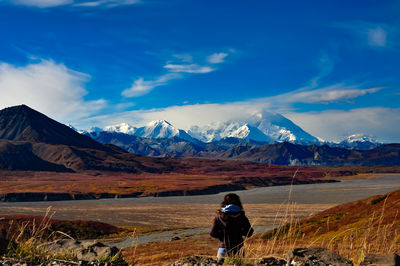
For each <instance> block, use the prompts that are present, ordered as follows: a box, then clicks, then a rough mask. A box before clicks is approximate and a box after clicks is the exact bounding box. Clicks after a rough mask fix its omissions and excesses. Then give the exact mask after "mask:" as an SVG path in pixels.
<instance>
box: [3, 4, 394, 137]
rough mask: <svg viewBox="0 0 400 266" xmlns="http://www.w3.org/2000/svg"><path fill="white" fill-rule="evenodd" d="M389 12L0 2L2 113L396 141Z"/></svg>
mask: <svg viewBox="0 0 400 266" xmlns="http://www.w3.org/2000/svg"><path fill="white" fill-rule="evenodd" d="M399 13H400V2H399V1H263V0H260V1H234V0H233V1H232V0H230V1H222V0H221V1H208V0H202V1H188V0H169V1H161V0H158V1H153V0H121V1H117V0H88V1H76V0H0V32H1V36H2V41H1V42H0V93H1V95H2V97H1V98H0V107H1V108H3V107H7V106H11V105H16V104H21V103H25V104H28V105H29V106H31V107H33V108H35V109H37V110H39V111H41V112H44V113H45V114H47V115H48V116H50V117H53V118H55V119H57V120H59V121H61V122H63V123H70V124H72V125H74V126H76V127H78V128H82V129H85V128H89V127H91V126H106V125H110V124H116V123H121V122H128V123H132V124H134V125H141V124H143V123H146V122H148V121H150V120H155V119H166V120H168V121H170V122H171V123H172V124H174V125H176V126H177V127H180V128H184V129H185V128H187V127H189V126H190V125H205V124H208V123H211V122H216V121H224V120H229V119H242V118H245V117H247V116H250V115H251V114H253V113H255V112H259V111H260V110H262V109H267V110H270V111H274V112H278V113H281V114H283V115H285V116H287V117H288V118H290V119H291V120H293V121H294V122H295V123H297V124H298V125H299V126H301V127H302V128H304V129H305V130H306V131H308V132H310V133H311V134H313V135H315V136H318V137H321V138H323V139H327V140H340V139H343V138H344V137H345V136H347V135H350V134H355V133H365V134H369V135H373V136H375V137H376V138H377V139H378V140H381V141H385V142H400V134H399V133H400V104H399V103H400V89H399V88H400V87H399V86H400V63H399V62H400V52H399V50H400V42H399V41H400V27H399V26H400V16H398V14H399Z"/></svg>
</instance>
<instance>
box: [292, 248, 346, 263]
mask: <svg viewBox="0 0 400 266" xmlns="http://www.w3.org/2000/svg"><path fill="white" fill-rule="evenodd" d="M286 256H287V257H286V258H287V259H286V260H287V265H296V266H327V265H332V266H333V265H335V266H345V265H353V263H352V262H351V261H349V260H347V259H345V258H343V257H341V256H340V255H339V254H337V253H335V252H333V251H331V250H329V249H326V248H296V249H294V250H292V251H289V252H288V254H287V255H286Z"/></svg>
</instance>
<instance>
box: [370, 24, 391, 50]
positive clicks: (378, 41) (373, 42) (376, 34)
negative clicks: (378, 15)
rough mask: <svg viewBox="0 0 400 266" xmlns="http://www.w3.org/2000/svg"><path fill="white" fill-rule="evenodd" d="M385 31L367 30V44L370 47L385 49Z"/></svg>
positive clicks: (378, 29)
mask: <svg viewBox="0 0 400 266" xmlns="http://www.w3.org/2000/svg"><path fill="white" fill-rule="evenodd" d="M386 34H387V33H386V31H385V30H384V29H382V27H376V28H372V29H369V30H368V44H369V45H370V46H378V47H385V46H386Z"/></svg>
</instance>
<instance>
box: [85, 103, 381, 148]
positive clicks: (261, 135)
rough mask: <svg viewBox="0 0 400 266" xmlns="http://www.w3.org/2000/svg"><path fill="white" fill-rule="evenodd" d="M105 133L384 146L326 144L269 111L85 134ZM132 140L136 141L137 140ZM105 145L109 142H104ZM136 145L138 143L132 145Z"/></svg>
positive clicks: (358, 138) (364, 143) (367, 141)
mask: <svg viewBox="0 0 400 266" xmlns="http://www.w3.org/2000/svg"><path fill="white" fill-rule="evenodd" d="M101 132H106V133H122V134H126V135H130V136H135V137H140V138H146V139H156V140H157V139H158V140H159V139H177V138H179V139H181V140H185V141H188V142H191V143H194V144H196V145H204V144H207V143H213V142H218V141H224V140H226V139H232V138H236V139H238V142H243V141H250V142H253V143H258V144H260V145H261V144H262V145H265V144H274V143H282V142H289V143H293V144H300V145H313V144H316V145H328V146H331V147H339V148H346V149H356V150H369V149H373V148H376V147H378V146H379V145H381V144H382V143H379V142H378V141H377V140H376V139H374V138H373V137H371V136H368V135H364V134H354V135H351V136H349V137H347V138H346V139H344V140H343V141H341V142H328V141H323V140H322V139H320V138H317V137H315V136H312V135H311V134H309V133H307V132H306V131H304V130H303V129H302V128H300V127H299V126H298V125H296V124H295V123H293V122H292V121H290V120H289V119H287V118H285V117H284V116H282V115H280V114H274V113H270V112H267V111H263V112H261V113H257V114H255V115H252V116H250V117H249V118H248V119H245V120H243V121H227V122H219V123H213V124H210V125H206V126H201V127H200V126H191V127H190V128H189V129H188V131H187V132H186V131H185V130H183V129H178V128H176V127H174V126H173V125H172V124H171V123H169V122H167V121H165V120H157V121H152V122H150V123H149V124H147V125H146V126H143V127H134V126H132V125H129V124H127V123H121V124H118V125H113V126H106V127H104V128H103V129H101V128H98V127H94V128H92V129H91V130H89V131H84V132H82V133H84V134H85V135H88V136H91V137H93V138H94V139H96V138H97V136H99V133H101ZM103 135H104V134H103ZM118 137H121V138H123V140H121V142H123V143H124V145H128V144H129V143H127V139H128V138H127V137H126V136H123V135H118V134H114V136H113V138H114V140H115V142H116V143H118V140H116V139H117V138H118ZM97 140H99V139H97ZM132 140H135V138H133V139H132ZM101 142H103V143H107V142H104V141H101ZM145 142H149V141H145ZM150 142H152V143H153V144H152V145H155V142H157V141H150ZM132 144H134V143H133V142H132ZM117 145H118V144H117ZM125 148H126V147H125ZM128 150H129V149H128Z"/></svg>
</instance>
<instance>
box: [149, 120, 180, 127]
mask: <svg viewBox="0 0 400 266" xmlns="http://www.w3.org/2000/svg"><path fill="white" fill-rule="evenodd" d="M147 126H148V127H154V126H168V127H174V126H173V125H171V123H169V122H168V121H166V120H154V121H151V122H149V123H148V124H147Z"/></svg>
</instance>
